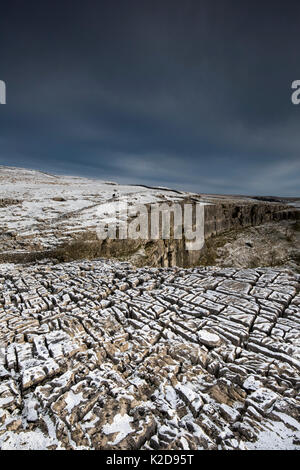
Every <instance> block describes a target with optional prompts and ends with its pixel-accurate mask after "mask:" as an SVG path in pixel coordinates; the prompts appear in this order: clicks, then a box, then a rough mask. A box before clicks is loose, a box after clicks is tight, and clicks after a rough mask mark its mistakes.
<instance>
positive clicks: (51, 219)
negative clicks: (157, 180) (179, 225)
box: [0, 166, 189, 251]
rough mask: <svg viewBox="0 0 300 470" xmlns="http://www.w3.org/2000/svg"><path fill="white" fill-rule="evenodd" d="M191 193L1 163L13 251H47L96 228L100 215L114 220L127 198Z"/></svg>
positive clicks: (0, 227)
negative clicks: (129, 184)
mask: <svg viewBox="0 0 300 470" xmlns="http://www.w3.org/2000/svg"><path fill="white" fill-rule="evenodd" d="M188 195H189V194H188V193H180V192H178V191H172V190H169V189H166V188H161V189H160V188H159V189H157V188H156V189H151V188H146V187H143V186H126V185H119V184H117V183H113V182H107V181H100V180H96V179H95V180H94V179H87V178H79V177H72V176H70V177H68V176H56V175H50V174H46V173H43V172H39V171H34V170H26V169H22V168H10V167H3V166H0V200H1V199H4V200H7V204H4V205H3V207H1V205H0V234H1V233H2V238H3V237H4V238H5V237H6V239H5V242H6V247H7V250H8V251H9V250H12V249H13V250H15V251H24V249H26V248H28V249H31V248H32V247H34V249H41V250H44V249H48V248H53V247H55V246H56V245H57V244H59V243H61V242H63V241H67V240H70V239H71V238H72V236H74V233H80V232H82V231H85V230H87V229H90V230H96V228H97V223H98V220H99V219H101V220H102V221H106V222H111V220H112V214H115V211H116V209H117V207H118V206H119V204H122V203H124V202H127V203H129V204H130V205H133V206H134V205H138V204H151V203H156V202H163V201H165V200H168V201H179V200H182V199H183V198H185V197H187V196H188ZM9 200H11V201H12V202H15V203H14V204H9ZM2 242H3V240H2ZM2 245H4V242H3V243H2Z"/></svg>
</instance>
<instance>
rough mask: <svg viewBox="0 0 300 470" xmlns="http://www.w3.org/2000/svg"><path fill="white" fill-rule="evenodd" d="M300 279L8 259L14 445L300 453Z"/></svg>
mask: <svg viewBox="0 0 300 470" xmlns="http://www.w3.org/2000/svg"><path fill="white" fill-rule="evenodd" d="M299 281H300V278H299V276H297V275H296V274H294V273H292V272H289V271H288V270H284V269H268V268H265V269H262V268H260V269H248V270H235V269H231V268H229V269H217V268H215V269H214V268H209V269H205V268H196V269H188V270H184V269H176V268H167V269H163V268H160V269H158V268H140V269H135V268H133V267H132V266H130V265H129V264H128V263H120V262H112V261H107V260H106V261H105V260H98V261H84V262H72V263H66V264H56V265H55V264H53V263H38V264H33V265H30V266H20V265H15V266H11V265H10V266H8V265H4V266H1V265H0V449H3V450H4V449H11V448H17V449H28V448H29V449H30V448H31V449H46V448H48V449H83V448H85V449H108V450H114V449H120V450H132V449H156V450H157V449H158V450H163V449H164V450H180V449H184V450H188V449H190V450H200V449H215V450H216V449H223V450H226V449H227V450H229V449H252V448H258V449H263V448H269V449H270V448H271V449H298V448H300V447H299V442H300V434H299V433H300V427H299V409H300V403H299V394H298V391H297V388H298V387H299V370H300V362H299V361H300V344H299V332H300V330H299V325H300V310H299V308H300V296H299Z"/></svg>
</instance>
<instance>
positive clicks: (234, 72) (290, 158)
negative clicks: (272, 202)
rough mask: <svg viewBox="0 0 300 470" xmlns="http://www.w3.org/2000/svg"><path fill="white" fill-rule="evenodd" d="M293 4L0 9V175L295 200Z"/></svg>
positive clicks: (299, 162)
mask: <svg viewBox="0 0 300 470" xmlns="http://www.w3.org/2000/svg"><path fill="white" fill-rule="evenodd" d="M298 17H299V7H298V6H297V5H296V4H295V2H273V3H272V5H271V4H270V2H259V3H258V2H250V1H249V2H246V1H245V2H233V1H224V0H222V1H215V2H208V1H207V2H206V1H190V2H183V1H172V2H171V1H170V2H169V1H163V2H156V1H153V0H151V1H148V2H147V1H143V2H140V1H139V2H138V1H132V0H128V1H111V2H108V1H107V2H105V1H94V2H76V1H72V2H67V1H64V2H41V3H37V2H30V1H27V2H22V1H18V2H12V3H10V4H9V5H6V6H5V7H3V8H2V12H1V18H0V52H1V72H0V79H3V80H5V81H6V83H7V105H5V106H1V107H0V163H2V164H10V165H19V166H28V167H35V168H40V169H44V170H50V171H55V172H61V173H69V174H70V173H73V174H74V173H76V174H80V175H89V176H95V177H99V178H105V179H114V180H118V181H120V182H132V183H133V182H141V183H149V184H162V185H168V186H174V187H178V188H182V189H189V190H192V191H197V192H227V193H244V194H246V193H248V194H254V193H256V194H281V195H297V194H299V181H300V157H299V151H300V132H299V124H300V106H299V107H297V106H294V105H292V104H291V99H290V96H291V83H292V81H293V80H295V79H300V63H299V60H298V54H297V43H298V42H299V34H300V33H299V27H298V20H297V18H298Z"/></svg>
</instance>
